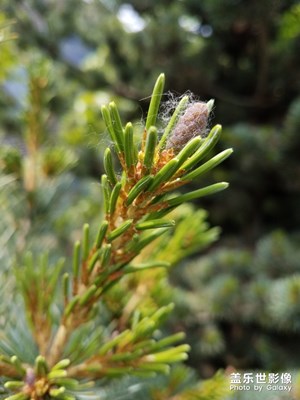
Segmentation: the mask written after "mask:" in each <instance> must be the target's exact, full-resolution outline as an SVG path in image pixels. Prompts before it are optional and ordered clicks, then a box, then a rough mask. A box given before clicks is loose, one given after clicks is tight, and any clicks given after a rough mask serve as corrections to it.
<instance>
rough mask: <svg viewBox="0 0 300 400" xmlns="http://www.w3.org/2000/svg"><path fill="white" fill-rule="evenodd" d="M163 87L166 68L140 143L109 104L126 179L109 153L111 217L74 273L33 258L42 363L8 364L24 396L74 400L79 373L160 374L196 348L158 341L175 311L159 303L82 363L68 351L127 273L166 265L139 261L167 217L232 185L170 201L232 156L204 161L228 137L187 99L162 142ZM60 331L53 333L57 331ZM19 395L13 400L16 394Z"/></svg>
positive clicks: (81, 248) (28, 285)
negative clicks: (56, 311)
mask: <svg viewBox="0 0 300 400" xmlns="http://www.w3.org/2000/svg"><path fill="white" fill-rule="evenodd" d="M163 87H164V75H163V74H161V75H160V76H159V78H158V80H157V82H156V84H155V87H154V90H153V93H152V97H151V102H150V106H149V112H148V117H147V121H146V127H145V130H144V134H143V138H142V140H141V145H140V148H138V146H137V145H136V144H135V142H134V141H133V128H132V125H131V124H126V125H125V127H123V123H122V121H121V118H120V115H119V112H118V109H117V107H116V105H115V104H114V103H110V104H109V106H108V107H106V106H103V107H102V114H103V118H104V121H105V123H106V125H107V129H108V132H109V134H110V136H111V139H112V140H113V142H114V144H115V149H116V153H117V156H118V158H119V161H120V165H121V168H122V175H121V177H120V178H119V177H118V174H117V173H116V172H115V171H114V169H113V162H112V156H111V151H110V149H107V150H106V152H105V159H104V162H105V170H106V174H105V175H103V176H102V180H101V182H102V190H103V199H104V209H105V218H104V220H103V222H102V223H101V224H100V226H99V230H98V234H97V236H96V238H95V239H94V240H93V241H92V240H91V238H90V228H89V225H88V224H85V225H84V227H83V232H82V241H81V242H76V243H75V244H74V251H73V269H72V273H65V274H64V275H63V276H62V277H61V269H62V265H63V264H62V263H61V262H59V263H58V264H56V265H55V266H54V267H51V268H50V267H49V265H48V261H47V258H46V257H45V256H42V257H41V260H40V262H39V265H36V262H35V261H34V260H33V259H32V258H30V257H27V260H25V265H24V268H23V270H22V272H19V271H17V272H16V275H17V280H18V282H19V285H20V288H21V292H22V294H23V297H24V303H25V307H26V312H27V317H28V321H29V323H30V327H31V330H32V334H33V336H34V338H35V341H36V343H37V346H38V348H39V353H40V355H39V356H37V358H36V360H35V365H33V366H30V367H28V365H25V364H23V363H22V362H21V361H19V360H18V359H14V360H9V363H10V368H17V370H18V373H19V379H20V382H23V384H20V385H19V386H18V384H17V383H14V382H11V381H9V382H7V384H6V387H7V388H8V389H11V390H13V391H16V392H17V393H19V394H20V396H21V397H22V399H23V398H24V400H25V399H36V398H41V399H42V398H46V397H49V396H50V397H57V398H60V399H66V400H69V399H70V398H71V397H70V396H71V395H70V394H69V393H68V392H67V390H68V388H72V387H77V386H78V385H79V382H77V379H79V380H80V379H82V378H88V379H95V378H96V379H99V378H102V377H113V376H122V375H124V374H126V373H131V374H137V375H139V376H152V375H153V374H154V373H167V372H168V371H169V364H170V363H173V362H179V361H182V360H185V359H186V357H187V351H188V350H189V346H187V345H184V344H183V345H179V346H175V347H173V343H175V342H177V341H178V340H181V338H182V335H181V334H180V335H174V336H169V337H167V338H165V339H161V340H160V341H157V340H153V335H154V331H155V330H156V329H157V328H158V327H159V326H160V324H161V323H162V320H163V319H164V318H165V317H166V316H167V315H168V314H169V312H170V311H171V310H172V305H169V306H164V307H161V308H159V309H158V310H157V311H156V312H154V313H153V314H152V315H150V316H148V317H145V318H141V319H139V318H137V319H136V320H135V322H134V323H133V324H132V326H131V327H130V328H129V329H128V328H127V329H125V330H123V331H120V332H116V334H115V335H114V336H113V337H110V338H109V340H108V341H107V342H106V343H103V342H100V343H98V344H97V345H96V347H95V349H94V350H95V351H94V354H93V355H91V356H90V357H87V358H86V359H84V360H83V361H82V362H80V363H79V364H78V363H77V364H76V363H74V364H72V365H70V361H69V360H65V359H64V351H65V349H66V347H67V345H68V342H69V340H70V338H71V335H72V334H73V332H74V331H76V330H77V329H78V328H81V327H82V326H83V325H84V324H86V323H88V322H89V321H91V320H93V318H94V317H95V315H96V314H95V313H96V312H97V305H98V304H99V302H100V301H103V302H105V300H106V299H107V296H108V295H109V293H110V292H111V289H112V288H113V287H114V286H115V285H116V284H117V283H118V282H119V281H120V279H121V278H122V277H124V276H126V275H128V274H135V273H136V272H140V271H145V270H149V269H150V270H151V269H155V268H166V267H167V266H168V265H169V264H168V263H166V262H164V261H161V260H159V259H157V260H153V261H151V262H149V261H148V262H146V263H142V264H141V263H137V262H136V261H135V259H136V257H137V256H138V255H139V254H140V252H141V250H142V249H143V248H144V247H146V246H147V245H148V244H150V243H151V242H153V241H154V240H155V239H156V238H157V237H159V236H160V235H162V234H164V233H166V232H167V231H168V230H170V229H172V228H173V226H174V221H173V220H172V219H170V218H169V217H167V215H168V214H169V213H170V212H171V211H172V210H173V209H175V208H176V207H178V206H179V205H180V204H182V203H184V202H187V201H190V200H194V199H197V198H199V197H202V196H205V195H208V194H212V193H215V192H217V191H220V190H223V189H225V188H226V187H227V186H228V184H227V183H224V182H220V183H216V184H214V185H210V186H208V187H204V188H201V189H198V190H195V191H194V192H190V193H186V194H184V195H181V196H176V197H169V193H170V192H171V191H172V190H173V189H174V188H176V187H179V186H182V185H185V184H187V183H188V182H190V181H191V180H193V179H196V178H198V177H199V176H200V175H202V174H204V173H206V172H207V171H209V170H210V169H212V168H214V167H215V166H216V165H218V164H219V163H220V162H222V161H223V160H225V159H226V158H227V157H228V156H229V155H230V154H231V152H232V150H231V149H229V150H227V151H225V152H222V153H220V154H219V155H217V156H215V157H214V158H212V159H210V160H209V161H206V162H205V163H204V164H202V165H201V166H199V163H200V161H201V160H202V159H203V158H204V157H206V156H207V155H208V153H209V151H210V150H211V149H212V148H213V146H214V145H215V144H216V142H217V140H218V139H219V137H220V132H221V127H220V126H216V127H215V128H213V129H212V131H211V132H210V134H209V135H208V136H207V137H206V138H205V137H204V134H205V131H206V129H207V120H208V115H209V111H210V108H211V105H210V103H207V104H206V103H194V104H188V99H186V100H185V102H184V103H183V102H181V104H180V107H179V108H177V109H176V110H175V113H174V115H173V117H172V118H171V122H172V123H171V122H170V124H169V125H168V126H167V128H166V131H165V132H164V134H163V135H162V139H161V140H159V138H158V130H157V128H156V127H155V126H154V124H155V123H156V120H157V115H158V110H159V104H160V99H161V95H162V91H163ZM201 135H202V136H201ZM60 280H61V288H62V293H61V298H62V300H63V301H62V305H61V306H60V307H61V310H62V311H61V319H60V322H59V324H58V327H56V324H54V320H53V318H52V315H51V306H52V304H53V302H54V300H56V299H57V289H58V287H59V286H60V285H59V281H60ZM52 332H54V334H52ZM11 400H12V399H11Z"/></svg>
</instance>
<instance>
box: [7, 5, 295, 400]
mask: <svg viewBox="0 0 300 400" xmlns="http://www.w3.org/2000/svg"><path fill="white" fill-rule="evenodd" d="M0 11H1V14H0V29H1V35H2V37H3V38H4V40H3V41H2V43H1V47H0V54H1V57H0V85H1V86H0V91H1V96H0V105H1V108H0V140H1V147H0V170H1V177H0V187H1V194H0V198H1V201H0V209H1V213H0V243H1V247H0V261H1V271H0V273H1V275H0V276H1V281H3V282H4V281H5V285H2V286H1V288H0V296H3V297H2V298H5V301H3V302H1V303H0V311H1V314H0V326H1V324H2V325H5V324H7V323H9V321H7V319H6V318H5V317H3V316H4V315H7V314H6V313H5V307H6V304H8V303H9V301H10V300H9V299H11V297H12V296H13V292H14V291H13V290H12V288H13V285H14V283H13V282H11V281H10V277H9V273H8V269H9V268H11V267H12V265H13V264H14V262H15V258H18V257H20V256H21V255H22V254H23V253H24V252H25V251H26V250H27V249H31V250H34V251H37V252H39V251H40V250H41V248H43V249H45V248H47V249H48V250H49V254H50V257H53V258H55V260H53V261H57V259H58V258H59V257H61V256H64V255H65V254H66V252H67V254H70V252H72V248H71V244H72V242H73V241H74V240H76V239H78V237H79V235H80V229H81V226H82V224H83V223H84V222H86V221H87V220H88V221H94V218H95V216H96V215H97V213H98V212H99V200H98V199H99V193H100V189H99V185H98V183H97V180H99V177H100V175H101V173H102V172H103V171H102V159H101V157H102V156H103V152H102V151H101V149H103V148H104V146H105V145H106V144H108V143H109V139H108V137H107V135H106V133H105V126H104V123H103V121H102V119H101V118H100V113H99V107H100V106H101V105H102V104H104V103H107V102H109V101H111V100H114V101H116V102H117V103H118V105H119V107H120V109H121V113H122V117H124V118H125V119H126V120H132V119H134V120H135V125H136V126H137V127H138V126H140V125H141V121H140V120H141V116H142V118H143V117H144V116H145V112H146V109H147V107H148V103H149V102H148V96H149V94H150V92H151V88H152V85H153V82H154V80H155V78H156V77H157V75H158V74H159V73H160V72H161V71H164V72H165V73H166V76H167V89H172V92H173V94H172V95H169V94H167V93H166V95H165V96H164V98H165V100H167V103H168V104H169V105H172V98H174V96H175V97H176V96H179V95H181V94H182V93H184V92H185V91H187V90H190V91H192V92H193V93H194V94H195V96H197V97H200V98H201V99H204V100H208V99H210V98H215V100H216V108H215V110H214V114H215V116H214V119H213V121H212V123H213V122H214V121H216V122H218V123H221V124H222V125H223V126H224V127H225V132H224V134H223V137H222V140H221V143H220V148H222V149H223V148H226V147H233V148H234V149H235V153H234V156H233V157H231V158H230V160H228V161H226V163H225V164H224V165H223V166H222V167H219V168H218V169H217V170H215V172H214V175H215V176H214V177H215V179H216V180H226V181H229V182H230V183H231V188H230V190H229V191H227V192H225V193H223V194H222V195H217V196H215V197H213V198H209V199H205V200H203V201H202V202H201V204H200V205H198V204H196V205H195V207H199V206H201V207H204V208H206V209H209V216H208V219H209V221H210V224H211V225H212V226H221V227H222V232H223V233H222V234H221V237H220V239H219V241H218V242H217V243H215V244H214V245H213V246H210V247H207V245H208V244H209V243H210V242H212V241H215V239H216V237H217V233H218V231H217V230H216V228H213V229H214V230H212V231H211V237H209V239H207V241H205V243H204V244H203V246H202V248H198V249H195V251H193V253H194V254H193V257H192V259H191V260H189V261H185V262H182V259H183V258H184V257H186V256H188V255H189V254H184V252H183V253H182V255H178V257H177V259H176V257H175V259H174V264H176V267H175V268H174V269H173V270H172V273H171V282H172V288H171V287H169V286H168V288H166V287H164V286H162V287H164V289H163V291H164V293H165V294H166V297H168V296H171V295H170V293H169V290H171V291H172V293H173V294H172V296H174V298H175V301H176V304H177V308H176V312H175V315H174V317H172V320H171V321H169V326H168V327H167V329H171V330H172V329H175V330H176V329H177V328H178V327H180V328H181V329H182V327H183V330H185V331H186V332H187V335H188V342H189V343H190V344H191V346H192V348H193V353H192V355H191V357H190V360H189V366H190V367H191V368H193V369H194V371H195V374H196V375H197V376H198V377H199V376H200V377H201V378H207V377H210V376H212V375H213V374H214V373H215V372H216V371H217V370H218V369H219V368H225V369H226V368H229V367H230V368H237V369H244V370H249V369H267V370H280V371H281V370H283V371H286V370H290V369H293V370H297V369H299V367H300V365H299V359H298V358H297V357H296V355H297V351H296V350H295V349H298V347H299V345H298V342H299V340H298V338H299V330H300V313H299V297H300V284H299V279H300V275H299V274H300V261H299V254H298V253H299V224H300V212H299V201H300V169H299V154H300V139H299V128H300V94H299V93H300V91H299V89H300V72H299V71H300V70H299V64H300V6H299V2H298V1H296V0H287V1H285V2H280V1H273V0H272V1H271V0H263V1H262V0H260V1H258V0H253V1H251V2H248V1H246V0H224V1H215V0H203V1H201V2H200V1H196V0H195V1H194V0H185V1H173V0H168V1H165V2H160V1H155V0H147V1H143V2H140V1H127V2H123V1H117V0H112V1H105V0H102V1H100V0H89V1H87V0H86V1H78V0H70V1H65V2H58V1H55V0H48V1H37V0H26V1H21V2H12V1H9V0H2V2H1V10H0ZM172 96H173V97H172ZM170 99H171V100H170ZM166 112H167V110H166ZM162 117H163V116H162ZM32 171H35V173H34V174H32ZM203 183H205V180H204V179H203V178H201V184H203ZM193 185H195V188H196V186H197V185H198V183H193ZM36 188H38V190H35V189H36ZM187 212H190V211H189V210H187ZM199 212H200V211H199ZM201 212H202V211H201ZM201 218H204V215H203V216H201ZM201 218H200V217H199V220H200V219H201ZM96 222H97V221H95V224H96ZM203 223H204V222H203ZM91 229H92V230H93V229H94V230H95V229H96V227H95V226H94V227H93V224H92V226H91ZM179 240H181V241H182V240H183V238H182V237H181V238H179ZM200 247H201V246H200ZM204 248H206V250H205V251H204ZM53 250H55V252H54V251H53ZM161 251H162V252H163V251H164V254H165V257H170V254H172V247H171V245H170V248H169V249H168V247H167V246H166V248H165V249H164V250H163V248H162V250H161ZM200 251H202V252H200ZM12 255H13V257H12ZM182 264H184V265H182ZM161 282H162V285H164V279H162V280H161ZM129 284H132V283H129ZM135 284H136V283H135ZM152 290H153V299H152V300H153V301H154V300H155V301H158V302H159V301H160V300H161V298H160V295H156V293H155V288H152ZM156 290H157V291H158V288H156ZM114 307H115V306H114V304H111V310H110V312H112V313H114V312H116V310H115V308H114ZM145 307H146V308H147V307H150V308H151V304H146V305H145ZM16 312H17V310H16ZM24 340H25V339H24ZM249 344H250V345H249ZM134 384H135V383H134V381H133V382H132V385H133V387H136V386H134ZM125 385H127V383H126V384H125ZM117 390H118V389H117ZM120 390H121V389H120ZM143 390H148V389H143ZM103 396H104V394H103ZM114 396H116V398H117V396H118V395H117V394H114ZM153 396H154V395H152V397H151V398H155V399H156V398H159V397H153ZM157 396H158V395H157ZM104 398H105V397H104ZM141 398H143V397H142V395H141Z"/></svg>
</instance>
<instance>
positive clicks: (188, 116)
mask: <svg viewBox="0 0 300 400" xmlns="http://www.w3.org/2000/svg"><path fill="white" fill-rule="evenodd" d="M209 111H210V110H209V107H208V104H207V103H203V102H197V103H194V104H191V105H190V106H189V107H188V108H187V109H186V111H185V113H184V114H183V115H182V116H181V117H180V118H179V120H178V122H177V124H176V125H175V128H174V130H173V132H172V133H171V135H170V136H169V138H168V140H167V143H166V149H174V151H175V152H176V153H178V152H179V151H180V150H181V149H182V148H183V147H184V146H185V145H186V144H187V143H188V142H189V141H190V140H191V139H192V138H194V137H195V136H198V135H199V136H204V134H205V132H206V128H207V123H208V115H209Z"/></svg>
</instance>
